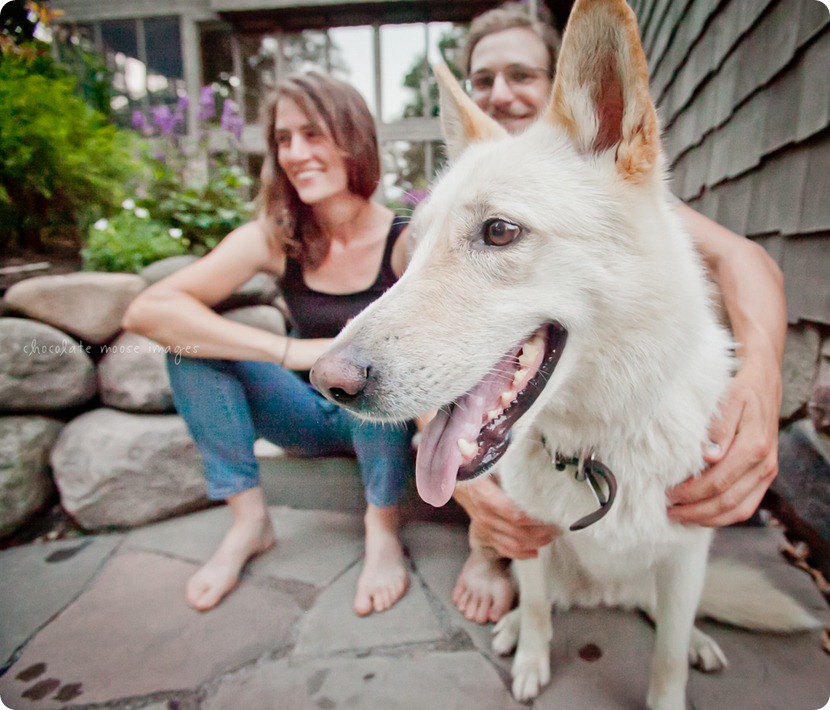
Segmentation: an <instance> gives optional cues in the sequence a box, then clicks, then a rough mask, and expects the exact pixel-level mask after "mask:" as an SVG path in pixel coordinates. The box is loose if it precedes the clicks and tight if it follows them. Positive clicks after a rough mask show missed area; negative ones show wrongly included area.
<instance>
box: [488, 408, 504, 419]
mask: <svg viewBox="0 0 830 710" xmlns="http://www.w3.org/2000/svg"><path fill="white" fill-rule="evenodd" d="M501 412H502V410H501V409H491V410H490V411H489V412H487V421H488V422H492V421H493V420H494V419H497V418H498V417H499V415H501Z"/></svg>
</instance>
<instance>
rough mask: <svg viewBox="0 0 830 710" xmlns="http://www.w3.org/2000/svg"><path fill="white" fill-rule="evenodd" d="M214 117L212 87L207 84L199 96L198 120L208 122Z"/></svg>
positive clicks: (214, 108) (214, 103)
mask: <svg viewBox="0 0 830 710" xmlns="http://www.w3.org/2000/svg"><path fill="white" fill-rule="evenodd" d="M214 116H216V99H215V95H214V93H213V86H211V85H210V84H208V85H207V86H203V87H202V91H201V92H200V94H199V120H200V121H209V120H210V119H212V118H213V117H214Z"/></svg>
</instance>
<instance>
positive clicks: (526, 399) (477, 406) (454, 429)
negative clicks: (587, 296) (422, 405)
mask: <svg viewBox="0 0 830 710" xmlns="http://www.w3.org/2000/svg"><path fill="white" fill-rule="evenodd" d="M567 337H568V332H567V331H566V330H565V329H564V328H563V327H562V326H561V325H559V324H558V323H546V324H545V325H543V326H541V327H540V328H537V329H536V330H535V331H534V332H533V333H532V334H531V335H530V337H528V338H526V339H525V340H523V341H522V342H521V343H519V344H518V345H517V346H516V347H514V348H513V349H512V350H510V352H508V353H507V354H506V355H505V356H504V357H503V358H502V359H501V360H500V361H499V362H498V363H497V364H496V365H495V366H494V367H493V368H491V370H490V371H489V372H488V373H487V375H485V377H484V378H483V379H482V380H481V381H480V382H479V383H478V384H477V385H476V386H475V387H473V388H472V389H471V390H470V391H469V392H467V393H466V394H464V395H462V396H461V397H459V398H458V399H457V400H455V401H454V402H451V403H450V404H448V405H447V406H445V407H442V408H441V410H440V411H439V412H438V414H437V415H436V416H435V418H434V419H433V420H432V421H431V422H430V423H429V424H428V425H427V427H426V429H425V430H424V433H423V437H422V439H421V444H420V446H419V447H418V461H417V464H416V480H417V484H418V493H419V495H420V496H421V498H423V499H424V500H425V501H426V502H427V503H430V504H431V505H434V506H436V507H438V506H442V505H444V504H445V503H446V502H447V501H448V500H449V499H450V497H451V496H452V493H453V490H454V489H455V482H456V480H465V479H468V478H474V477H475V476H478V475H480V474H482V473H484V472H485V471H487V470H488V469H489V468H490V467H491V466H493V464H495V463H496V461H498V460H499V458H501V456H502V454H504V452H505V451H506V450H507V445H508V443H509V434H510V430H511V428H512V427H513V425H514V424H515V423H516V422H517V421H518V420H519V418H520V417H521V416H522V415H523V414H524V413H525V412H526V411H527V410H528V409H530V407H531V406H532V405H533V403H534V402H535V401H536V398H537V397H538V396H539V395H540V394H541V392H542V390H543V389H544V388H545V384H547V381H548V379H550V375H551V373H552V372H553V370H554V368H555V367H556V364H557V363H558V362H559V358H560V356H561V355H562V351H563V349H564V347H565V341H566V340H567Z"/></svg>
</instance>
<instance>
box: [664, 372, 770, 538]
mask: <svg viewBox="0 0 830 710" xmlns="http://www.w3.org/2000/svg"><path fill="white" fill-rule="evenodd" d="M780 402H781V377H780V375H779V374H778V370H777V368H776V367H751V366H748V367H747V366H745V367H743V368H741V369H740V370H739V371H738V373H737V374H736V375H735V377H734V378H733V379H732V382H731V384H730V387H729V391H728V393H727V397H726V399H725V401H724V402H723V404H722V405H721V410H720V416H719V417H718V419H717V420H716V421H715V422H714V423H713V424H712V426H711V428H710V429H709V438H710V440H711V441H710V444H709V445H708V446H707V447H706V448H705V449H704V459H705V460H706V462H707V463H709V464H710V466H709V468H707V469H706V470H705V471H704V472H703V473H702V474H701V475H700V476H699V477H696V478H689V479H687V480H686V481H684V482H683V483H681V484H680V485H678V486H675V487H674V488H672V489H671V490H670V491H669V492H668V496H669V502H670V503H671V507H670V508H669V517H670V518H671V519H672V520H674V521H675V522H678V523H694V524H696V525H705V526H707V527H716V526H720V525H730V524H732V523H737V522H741V521H743V520H746V519H747V518H749V517H751V516H752V514H753V513H754V512H755V510H756V509H757V508H758V506H759V505H760V503H761V499H762V498H763V497H764V493H766V491H767V489H768V488H769V487H770V485H771V484H772V482H773V481H774V480H775V476H776V475H777V473H778V410H779V406H780Z"/></svg>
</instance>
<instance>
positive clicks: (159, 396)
mask: <svg viewBox="0 0 830 710" xmlns="http://www.w3.org/2000/svg"><path fill="white" fill-rule="evenodd" d="M102 347H103V348H104V349H105V350H106V354H105V355H104V357H103V358H101V361H100V362H99V363H98V389H99V391H100V392H101V401H102V402H103V403H104V405H106V406H107V407H114V408H115V409H122V410H124V411H127V412H145V413H159V414H163V413H166V412H174V411H175V408H174V407H173V394H172V393H171V391H170V377H169V376H168V374H167V365H166V363H165V359H166V355H165V348H164V347H163V346H161V345H159V344H158V343H156V342H154V341H152V340H150V339H149V338H145V337H143V336H141V335H135V334H133V333H122V334H121V335H119V336H118V337H117V338H116V339H115V340H114V341H113V342H112V343H111V344H110V345H107V346H102Z"/></svg>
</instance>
